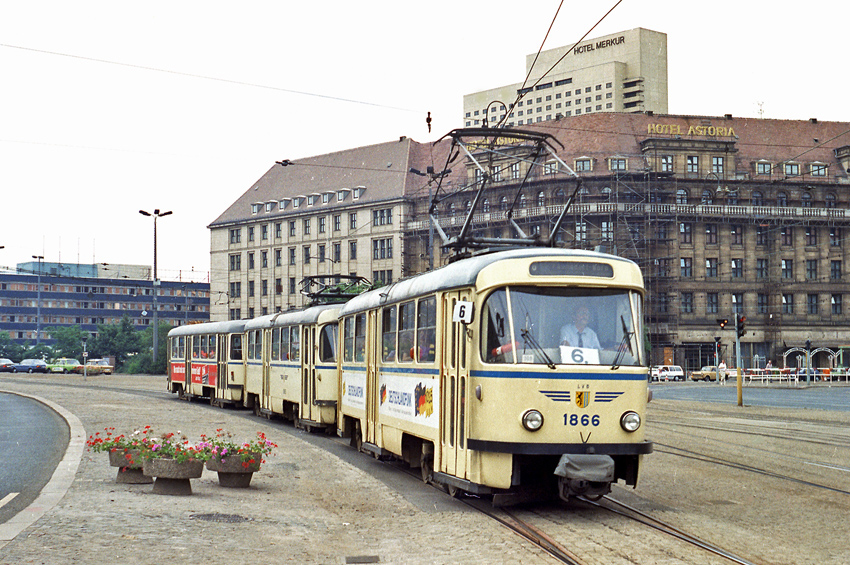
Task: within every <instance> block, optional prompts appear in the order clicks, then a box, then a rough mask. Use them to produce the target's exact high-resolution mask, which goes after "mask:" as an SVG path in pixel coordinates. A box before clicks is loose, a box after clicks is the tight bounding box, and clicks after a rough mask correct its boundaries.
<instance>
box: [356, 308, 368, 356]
mask: <svg viewBox="0 0 850 565" xmlns="http://www.w3.org/2000/svg"><path fill="white" fill-rule="evenodd" d="M354 360H355V361H357V362H358V363H362V362H363V361H365V360H366V314H357V315H356V316H355V317H354Z"/></svg>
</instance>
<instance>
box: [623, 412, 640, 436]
mask: <svg viewBox="0 0 850 565" xmlns="http://www.w3.org/2000/svg"><path fill="white" fill-rule="evenodd" d="M620 427H622V428H623V429H624V430H626V431H627V432H635V431H637V429H638V428H639V427H640V414H638V413H637V412H631V411H629V412H626V413H625V414H623V415H622V416H620Z"/></svg>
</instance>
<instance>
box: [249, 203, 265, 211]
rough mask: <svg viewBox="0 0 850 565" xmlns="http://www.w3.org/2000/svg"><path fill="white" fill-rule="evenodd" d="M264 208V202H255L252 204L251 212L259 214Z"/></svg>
mask: <svg viewBox="0 0 850 565" xmlns="http://www.w3.org/2000/svg"><path fill="white" fill-rule="evenodd" d="M262 209H263V203H262V202H254V203H253V204H251V214H259V213H260V210H262Z"/></svg>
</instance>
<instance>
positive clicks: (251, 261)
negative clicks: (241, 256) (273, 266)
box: [248, 252, 254, 270]
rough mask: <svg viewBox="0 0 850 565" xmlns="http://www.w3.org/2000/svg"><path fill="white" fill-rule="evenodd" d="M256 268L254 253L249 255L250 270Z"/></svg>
mask: <svg viewBox="0 0 850 565" xmlns="http://www.w3.org/2000/svg"><path fill="white" fill-rule="evenodd" d="M253 268H254V253H253V252H251V253H248V270H251V269H253Z"/></svg>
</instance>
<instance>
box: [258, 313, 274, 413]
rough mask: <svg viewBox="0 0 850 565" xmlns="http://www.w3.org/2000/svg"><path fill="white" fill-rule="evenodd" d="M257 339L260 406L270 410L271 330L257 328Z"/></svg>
mask: <svg viewBox="0 0 850 565" xmlns="http://www.w3.org/2000/svg"><path fill="white" fill-rule="evenodd" d="M257 339H259V340H260V344H259V348H258V349H259V352H260V354H259V358H260V359H259V360H260V371H262V372H261V373H260V376H261V378H262V382H263V394H262V398H261V400H260V406H261V407H262V408H265V409H266V410H269V411H271V409H272V395H271V390H270V389H271V385H270V379H271V370H272V364H271V359H272V349H271V345H272V330H270V329H268V330H257Z"/></svg>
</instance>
